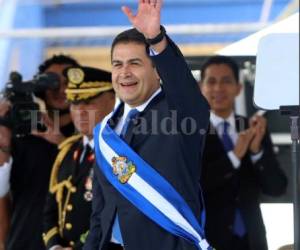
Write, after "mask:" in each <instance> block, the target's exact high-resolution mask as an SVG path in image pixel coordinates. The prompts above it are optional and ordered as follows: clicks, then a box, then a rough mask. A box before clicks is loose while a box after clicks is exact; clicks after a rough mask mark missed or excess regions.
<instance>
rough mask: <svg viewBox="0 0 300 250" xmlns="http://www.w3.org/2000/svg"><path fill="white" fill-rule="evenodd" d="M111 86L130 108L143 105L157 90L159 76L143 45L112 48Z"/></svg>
mask: <svg viewBox="0 0 300 250" xmlns="http://www.w3.org/2000/svg"><path fill="white" fill-rule="evenodd" d="M112 84H113V87H114V90H115V92H116V94H117V95H118V96H119V98H120V99H121V100H123V101H124V102H125V103H127V104H129V105H130V106H131V107H136V106H139V105H141V104H143V103H144V102H145V101H147V99H148V98H149V97H150V96H151V95H152V94H153V93H154V92H155V90H157V89H158V88H159V76H158V74H157V72H156V69H155V68H154V67H153V64H152V61H151V60H150V58H149V57H148V56H147V55H146V50H145V46H144V45H143V44H138V43H134V42H130V43H119V44H117V45H116V46H115V47H114V50H113V53H112Z"/></svg>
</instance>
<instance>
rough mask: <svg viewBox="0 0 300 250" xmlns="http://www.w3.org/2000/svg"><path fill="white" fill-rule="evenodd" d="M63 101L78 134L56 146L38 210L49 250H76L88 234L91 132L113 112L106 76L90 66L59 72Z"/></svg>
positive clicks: (91, 168)
mask: <svg viewBox="0 0 300 250" xmlns="http://www.w3.org/2000/svg"><path fill="white" fill-rule="evenodd" d="M64 74H65V75H66V77H67V79H68V86H67V89H66V95H67V100H68V101H70V102H71V106H70V110H71V116H72V120H73V122H74V125H75V127H76V129H77V130H78V132H79V133H78V134H77V135H74V136H72V137H69V138H68V139H66V140H65V141H64V142H63V143H61V144H60V146H59V149H60V152H59V154H58V156H57V158H56V161H55V163H54V166H53V169H52V173H51V179H50V185H49V193H48V197H47V201H46V206H45V210H44V223H43V224H44V229H43V232H44V233H43V239H44V243H45V245H46V248H47V249H49V250H62V249H65V250H67V249H68V250H71V249H72V250H79V249H81V248H82V246H83V244H84V242H85V238H86V236H87V234H88V229H89V221H90V219H89V218H90V214H91V204H92V203H91V201H92V199H93V195H92V178H93V165H94V161H95V157H94V152H93V148H94V142H93V139H92V138H93V128H94V126H95V125H96V124H97V123H98V122H99V121H101V120H102V118H103V117H104V116H105V115H107V114H108V113H109V112H110V111H111V110H112V108H113V105H114V102H115V95H114V92H113V90H112V84H111V74H110V73H109V72H106V71H103V70H100V69H95V68H90V67H71V68H68V69H66V70H65V72H64Z"/></svg>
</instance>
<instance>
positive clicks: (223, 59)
mask: <svg viewBox="0 0 300 250" xmlns="http://www.w3.org/2000/svg"><path fill="white" fill-rule="evenodd" d="M212 64H226V65H227V66H228V67H229V68H230V69H231V70H232V73H233V76H234V78H235V80H236V82H237V83H238V82H239V66H238V64H237V63H236V62H235V61H234V60H233V59H232V58H231V57H229V56H212V57H209V58H208V59H207V60H206V61H205V62H204V63H203V65H202V67H201V81H203V79H204V77H205V71H206V69H207V68H208V67H209V66H210V65H212Z"/></svg>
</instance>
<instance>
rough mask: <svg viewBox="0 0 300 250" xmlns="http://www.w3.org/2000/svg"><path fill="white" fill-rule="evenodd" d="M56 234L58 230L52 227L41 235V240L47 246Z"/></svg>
mask: <svg viewBox="0 0 300 250" xmlns="http://www.w3.org/2000/svg"><path fill="white" fill-rule="evenodd" d="M56 234H58V228H57V227H53V228H51V229H50V230H49V231H48V232H47V233H44V234H43V240H44V242H45V245H47V244H48V241H49V240H50V239H51V238H52V237H53V236H54V235H56Z"/></svg>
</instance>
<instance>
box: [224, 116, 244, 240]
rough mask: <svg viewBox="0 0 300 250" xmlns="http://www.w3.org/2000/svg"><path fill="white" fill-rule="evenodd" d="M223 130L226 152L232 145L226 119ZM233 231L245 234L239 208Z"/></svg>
mask: <svg viewBox="0 0 300 250" xmlns="http://www.w3.org/2000/svg"><path fill="white" fill-rule="evenodd" d="M223 126H224V130H223V134H222V142H223V146H224V148H225V151H226V152H229V151H231V150H233V148H234V145H233V142H232V140H231V137H230V136H229V133H228V130H229V127H230V124H229V123H228V122H227V121H224V122H223ZM233 233H234V234H235V235H237V236H239V237H243V236H244V235H245V234H246V228H245V224H244V221H243V218H242V215H241V211H240V209H238V208H236V210H235V215H234V221H233Z"/></svg>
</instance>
